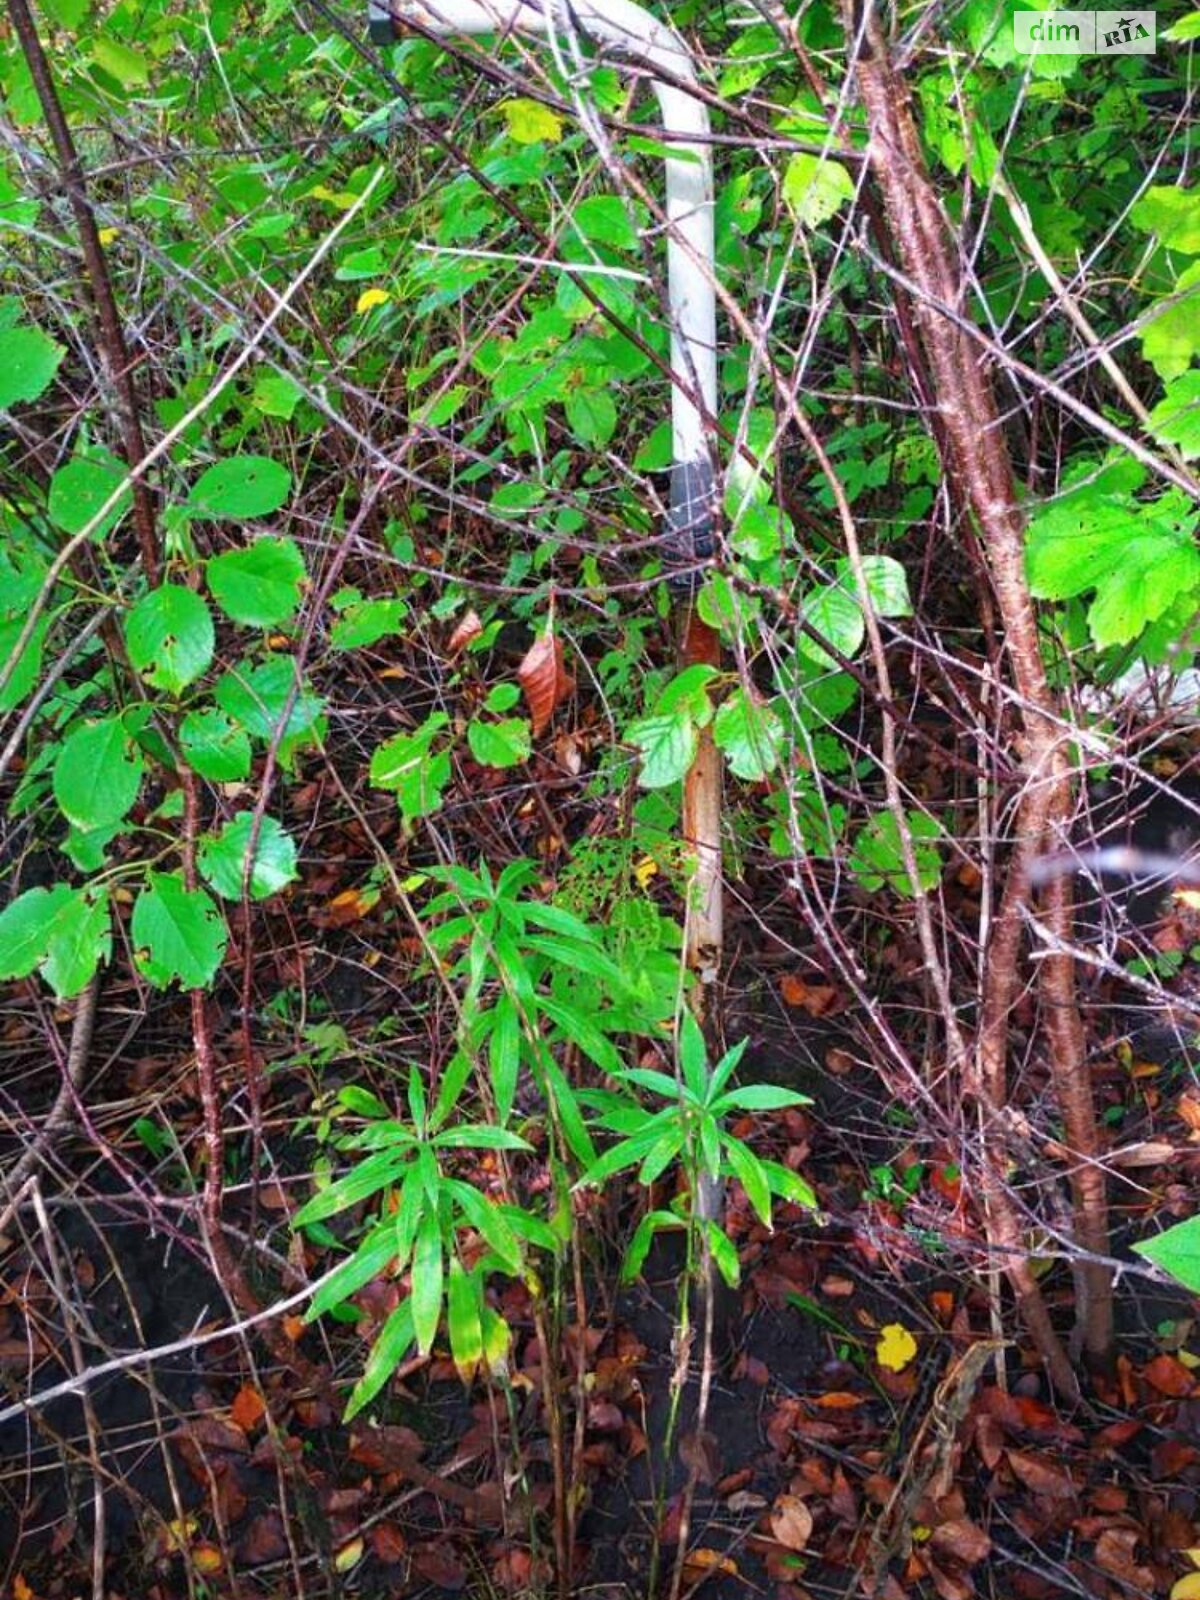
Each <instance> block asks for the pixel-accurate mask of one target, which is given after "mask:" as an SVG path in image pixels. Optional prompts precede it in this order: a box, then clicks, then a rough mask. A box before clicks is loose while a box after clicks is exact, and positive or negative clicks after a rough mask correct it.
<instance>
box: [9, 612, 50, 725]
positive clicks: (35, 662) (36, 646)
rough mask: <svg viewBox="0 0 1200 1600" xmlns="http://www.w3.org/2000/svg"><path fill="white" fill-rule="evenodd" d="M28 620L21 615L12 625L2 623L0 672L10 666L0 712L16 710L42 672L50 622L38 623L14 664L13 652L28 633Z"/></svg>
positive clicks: (41, 620) (46, 620) (41, 619)
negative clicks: (26, 625)
mask: <svg viewBox="0 0 1200 1600" xmlns="http://www.w3.org/2000/svg"><path fill="white" fill-rule="evenodd" d="M26 620H27V619H26V618H25V617H23V616H18V617H16V618H14V620H13V621H12V622H0V670H5V669H7V668H9V667H11V672H10V675H9V679H8V682H7V683H6V684H5V685H4V688H3V690H0V711H13V710H15V709H16V707H17V706H19V705H20V704H21V702H22V700H24V699H25V697H26V695H28V694H29V693H30V692H31V690H32V689H33V687H34V685H35V684H36V683H37V681H38V677H39V675H40V673H41V670H42V646H43V645H44V643H45V639H46V629H47V628H48V627H49V619H48V618H46V617H42V618H40V619H39V620H38V622H37V625H36V626H35V627H34V629H33V632H32V633H31V634H30V636H29V642H28V644H26V646H25V648H24V649H23V650H22V651H21V655H20V659H19V660H18V661H17V662H16V663H15V665H14V664H13V663H12V660H11V658H12V653H13V651H14V650H15V649H16V647H17V640H18V639H19V638H20V637H21V634H22V633H23V632H24V631H25V623H26Z"/></svg>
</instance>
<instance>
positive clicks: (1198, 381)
mask: <svg viewBox="0 0 1200 1600" xmlns="http://www.w3.org/2000/svg"><path fill="white" fill-rule="evenodd" d="M1197 15H1200V13H1197ZM1150 431H1151V433H1153V435H1154V437H1155V438H1156V439H1157V440H1158V442H1159V443H1160V444H1173V445H1175V446H1177V447H1178V449H1179V453H1180V455H1182V456H1183V457H1184V458H1185V459H1186V460H1189V461H1190V460H1192V459H1193V458H1194V457H1195V456H1200V372H1195V371H1192V372H1184V373H1181V374H1180V376H1179V377H1178V378H1175V379H1174V380H1173V381H1172V382H1171V383H1169V384H1168V385H1167V392H1166V394H1165V395H1164V396H1163V398H1162V399H1161V400H1160V401H1159V402H1158V404H1157V405H1156V406H1155V408H1154V410H1153V411H1152V412H1151V413H1150ZM0 654H2V652H0Z"/></svg>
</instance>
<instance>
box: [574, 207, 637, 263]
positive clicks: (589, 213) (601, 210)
mask: <svg viewBox="0 0 1200 1600" xmlns="http://www.w3.org/2000/svg"><path fill="white" fill-rule="evenodd" d="M570 224H571V226H572V227H574V228H577V229H578V231H579V232H580V233H581V234H582V235H583V237H584V238H585V239H586V240H588V242H589V243H590V244H602V245H608V246H610V247H611V248H612V249H613V250H636V248H637V242H638V236H637V228H636V227H635V226H634V223H633V220H632V218H631V217H630V215H629V207H628V206H627V205H626V203H625V201H624V200H622V199H620V198H619V197H618V196H617V195H614V194H594V195H589V196H588V197H587V199H586V200H580V201H579V202H578V204H577V205H576V206H575V208H574V210H573V211H572V212H571V216H570Z"/></svg>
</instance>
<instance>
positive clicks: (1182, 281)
mask: <svg viewBox="0 0 1200 1600" xmlns="http://www.w3.org/2000/svg"><path fill="white" fill-rule="evenodd" d="M1169 298H1170V300H1171V304H1169V305H1166V306H1164V307H1163V309H1162V310H1161V311H1155V310H1153V309H1151V311H1150V312H1149V313H1148V314H1147V315H1148V320H1147V321H1146V322H1144V323H1143V325H1142V354H1143V355H1144V356H1145V358H1146V360H1147V361H1149V362H1150V364H1151V366H1152V367H1153V368H1154V370H1155V372H1157V373H1158V375H1159V377H1160V378H1162V379H1163V380H1164V381H1167V382H1169V381H1170V379H1172V378H1177V377H1178V376H1179V375H1180V373H1182V372H1186V371H1187V369H1188V367H1189V366H1190V365H1191V363H1192V360H1193V358H1194V357H1195V356H1196V355H1198V354H1200V261H1194V262H1193V263H1192V265H1191V266H1190V267H1189V268H1188V269H1187V271H1186V272H1183V273H1181V274H1180V276H1179V281H1178V282H1177V283H1176V285H1175V290H1174V293H1173V294H1172V295H1171V296H1170V297H1169Z"/></svg>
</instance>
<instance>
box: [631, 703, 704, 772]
mask: <svg viewBox="0 0 1200 1600" xmlns="http://www.w3.org/2000/svg"><path fill="white" fill-rule="evenodd" d="M625 741H626V743H627V744H632V745H636V746H637V749H638V751H639V753H640V755H641V762H642V765H641V771H640V772H639V773H638V783H639V784H640V785H641V787H642V788H643V789H665V788H666V787H667V786H668V785H669V784H672V783H679V782H680V781H681V779H682V778H683V777H684V775H685V774H686V773H687V772H688V770H689V768H690V767H691V765H692V762H693V761H694V760H695V759H696V751H697V749H698V748H699V743H700V736H699V733H698V732H697V729H696V724H695V722H694V721H693V720H692V718H691V717H690V716H689V715H688V714H687V712H686V711H679V712H668V713H666V714H665V715H654V716H649V717H642V718H640V719H639V720H638V721H637V722H633V723H630V725H629V727H628V728H627V729H626V730H625Z"/></svg>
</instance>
